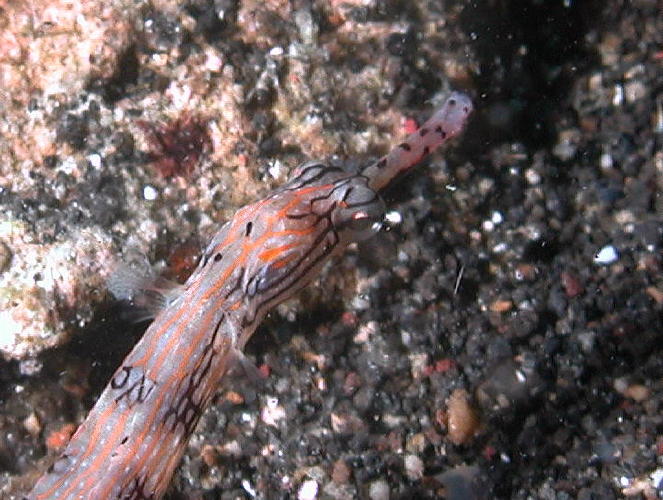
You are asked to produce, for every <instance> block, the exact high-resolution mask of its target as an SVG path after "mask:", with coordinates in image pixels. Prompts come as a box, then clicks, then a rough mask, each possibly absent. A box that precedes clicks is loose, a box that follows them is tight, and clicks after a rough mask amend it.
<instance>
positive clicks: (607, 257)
mask: <svg viewBox="0 0 663 500" xmlns="http://www.w3.org/2000/svg"><path fill="white" fill-rule="evenodd" d="M618 258H619V253H617V249H616V248H615V247H613V246H612V245H606V246H604V247H603V248H601V250H599V251H598V253H597V254H596V256H595V257H594V262H595V263H596V264H600V265H607V264H612V263H613V262H615V261H617V259H618Z"/></svg>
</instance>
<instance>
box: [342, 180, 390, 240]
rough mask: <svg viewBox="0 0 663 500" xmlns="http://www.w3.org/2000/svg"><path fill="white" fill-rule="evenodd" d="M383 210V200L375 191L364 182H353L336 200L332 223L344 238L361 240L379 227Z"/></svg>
mask: <svg viewBox="0 0 663 500" xmlns="http://www.w3.org/2000/svg"><path fill="white" fill-rule="evenodd" d="M384 211H385V205H384V202H383V201H382V198H380V196H378V194H377V193H376V192H375V191H373V190H372V189H371V188H369V187H368V186H366V185H364V184H359V183H353V184H352V185H350V186H348V187H347V190H346V191H345V194H344V196H343V199H342V200H341V201H339V202H338V204H337V206H336V208H335V210H334V213H333V214H332V223H333V224H334V228H335V229H336V231H337V232H338V233H339V235H341V237H342V238H343V239H344V240H346V241H348V242H350V241H361V240H364V239H366V238H368V237H370V236H372V235H373V234H375V232H376V231H377V230H378V229H379V226H380V222H381V221H382V219H383V217H384Z"/></svg>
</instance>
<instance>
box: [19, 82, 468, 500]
mask: <svg viewBox="0 0 663 500" xmlns="http://www.w3.org/2000/svg"><path fill="white" fill-rule="evenodd" d="M471 111H472V103H471V101H470V99H469V98H468V97H467V96H466V95H464V94H461V93H457V92H455V93H452V94H451V96H450V97H449V98H448V99H447V100H446V102H445V103H444V104H443V105H442V107H441V108H440V109H439V110H438V111H437V112H435V113H434V114H433V116H432V117H431V118H430V119H429V120H428V121H427V122H426V123H424V124H423V126H422V127H421V128H419V130H417V131H416V132H414V133H412V134H411V135H409V136H408V137H407V138H406V139H405V141H403V142H402V143H401V144H399V145H398V146H396V147H395V148H394V149H393V150H392V151H391V152H390V153H389V154H387V155H386V156H384V157H382V158H381V159H379V160H378V161H376V162H375V163H372V164H370V165H368V166H367V167H365V168H363V169H361V170H360V171H359V172H358V173H349V172H346V171H345V170H343V169H341V168H339V167H334V166H329V165H326V164H324V163H321V162H308V163H305V164H303V165H301V166H300V167H298V168H297V169H296V170H295V172H294V175H293V177H292V179H291V180H290V181H288V182H287V183H286V184H285V185H284V186H282V187H281V188H279V189H277V190H275V191H273V192H272V193H270V194H269V195H267V196H266V197H265V198H263V199H262V200H259V201H257V202H255V203H252V204H250V205H247V206H245V207H243V208H241V209H239V210H238V211H237V213H236V214H235V215H234V216H233V217H232V219H230V220H229V221H228V222H226V223H225V224H224V225H223V226H222V227H221V229H220V230H219V231H218V233H217V234H216V235H215V236H214V237H213V238H212V240H211V241H210V243H209V245H208V246H207V248H206V250H205V252H204V254H203V256H202V258H201V260H200V263H199V265H198V267H197V269H196V270H195V271H194V273H193V274H192V275H191V277H190V278H189V279H188V280H187V282H186V283H185V284H184V285H182V286H181V287H180V288H179V289H178V293H177V294H176V295H172V298H171V299H169V300H168V301H167V303H166V305H165V307H164V308H163V309H162V310H161V311H160V312H159V313H158V314H157V315H156V317H155V318H154V321H153V322H152V324H151V325H150V327H149V328H148V329H147V331H146V332H145V334H144V336H143V337H142V339H141V340H140V341H139V342H138V344H136V346H135V347H134V348H133V350H132V351H131V352H130V353H129V355H128V356H127V357H126V359H125V360H124V361H123V362H122V365H121V366H120V367H119V368H118V369H117V371H116V372H115V374H114V375H113V377H112V379H111V380H110V382H109V384H108V386H107V387H106V388H105V389H104V391H103V392H102V394H101V396H100V397H99V400H98V401H97V402H96V404H95V405H94V407H93V408H92V410H91V411H90V413H89V415H88V416H87V418H86V419H85V421H84V422H83V423H82V424H81V426H80V427H79V428H78V430H77V431H76V433H75V434H74V435H73V437H72V439H71V441H70V442H69V444H68V445H67V447H66V449H65V450H64V452H63V453H62V455H61V456H60V458H59V459H58V460H57V461H56V462H55V463H54V464H53V466H52V467H51V468H50V469H49V471H48V472H47V473H46V474H45V475H44V476H43V477H42V478H41V479H40V480H39V481H38V482H37V484H36V486H35V487H34V489H33V490H32V492H31V493H30V495H29V498H30V499H34V500H46V499H49V500H53V499H57V500H65V499H67V500H70V499H71V500H73V499H89V500H99V499H117V498H119V499H148V498H149V499H159V498H161V497H162V496H163V494H164V492H165V491H166V488H167V487H168V484H169V482H170V479H171V476H172V475H173V472H174V470H175V468H176V467H177V465H178V463H179V461H180V458H181V456H182V453H183V452H184V449H185V446H186V444H187V441H188V439H189V436H190V435H191V433H192V432H193V430H194V429H195V427H196V424H197V422H198V419H199V418H200V416H201V414H202V412H203V411H204V409H205V408H206V406H207V405H208V403H209V401H210V399H211V398H212V396H213V394H214V392H215V390H216V389H217V387H218V385H219V381H220V379H221V378H222V377H223V376H224V374H225V373H226V372H227V371H228V370H229V369H230V368H231V367H232V366H233V364H234V363H235V362H236V361H237V360H238V359H241V358H242V351H243V349H244V346H245V345H246V343H247V341H248V340H249V338H250V337H251V335H252V334H253V332H254V331H255V330H256V327H257V326H258V324H259V323H260V321H261V320H262V319H263V318H264V316H265V314H266V313H267V312H268V311H269V310H270V309H271V308H272V307H274V306H275V305H276V304H278V303H280V302H282V301H283V300H285V299H286V298H288V297H290V296H291V295H292V294H293V293H295V292H296V291H297V290H299V289H301V288H302V287H304V286H305V285H306V284H307V283H308V282H309V281H310V280H311V278H312V277H314V276H315V275H316V273H317V272H318V271H319V270H320V268H321V267H322V266H323V265H324V264H325V263H326V262H327V261H328V260H329V259H330V258H331V257H332V256H334V255H336V254H338V253H339V252H341V251H342V250H343V249H344V248H345V246H346V245H347V244H348V243H351V242H354V241H359V240H361V239H364V238H367V237H369V236H370V235H371V234H373V233H374V232H375V229H374V228H375V225H376V223H378V222H379V221H380V220H381V219H382V216H383V213H384V203H383V201H382V199H381V198H380V195H379V193H380V191H381V190H383V189H384V188H385V187H386V186H387V185H388V184H389V183H390V182H391V181H392V180H393V179H395V178H396V177H397V176H399V175H400V174H402V173H403V172H405V171H407V170H409V169H410V168H412V167H413V166H414V165H415V164H416V163H418V162H419V161H420V160H421V159H422V158H424V157H425V156H426V155H427V154H429V153H430V152H431V151H433V150H434V149H435V148H437V147H438V146H440V145H441V144H443V143H444V142H446V141H448V140H449V139H451V138H453V137H455V136H457V135H458V134H460V133H461V132H462V130H463V129H464V128H465V124H466V122H467V118H468V116H469V115H470V113H471Z"/></svg>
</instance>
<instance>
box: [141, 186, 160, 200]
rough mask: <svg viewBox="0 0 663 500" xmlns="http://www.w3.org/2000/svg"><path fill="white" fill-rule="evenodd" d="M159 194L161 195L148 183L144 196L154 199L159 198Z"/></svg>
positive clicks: (144, 189)
mask: <svg viewBox="0 0 663 500" xmlns="http://www.w3.org/2000/svg"><path fill="white" fill-rule="evenodd" d="M157 196H159V192H158V191H157V190H156V189H155V188H153V187H152V186H149V185H148V186H145V187H144V188H143V198H145V199H146V200H147V201H154V200H156V199H157Z"/></svg>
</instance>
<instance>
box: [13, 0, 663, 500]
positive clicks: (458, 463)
mask: <svg viewBox="0 0 663 500" xmlns="http://www.w3.org/2000/svg"><path fill="white" fill-rule="evenodd" d="M105 4H107V2H98V3H96V2H94V1H89V2H88V1H81V2H76V3H75V4H70V3H68V2H66V1H64V0H56V1H55V2H45V1H43V2H42V1H38V0H35V1H28V0H25V1H20V2H14V1H10V2H0V42H2V43H0V83H2V85H0V87H1V88H0V98H1V101H0V115H1V116H0V118H1V122H0V214H1V215H0V217H1V219H0V273H2V274H0V301H1V302H0V303H1V305H2V307H1V308H0V344H1V348H2V350H3V359H2V360H0V497H1V498H3V499H5V498H6V499H14V498H22V495H23V494H25V493H26V492H27V491H29V488H30V487H31V486H32V485H33V484H34V482H35V481H36V479H37V478H38V476H39V475H40V474H41V473H42V472H43V471H44V470H46V468H47V467H48V466H49V464H50V463H52V461H53V459H54V458H55V456H56V455H57V450H58V447H59V446H61V445H62V444H63V442H65V441H66V436H67V435H68V433H69V432H71V430H72V429H73V428H75V426H76V425H77V424H79V423H80V422H81V421H82V420H83V418H84V416H85V414H86V412H87V411H88V409H89V408H90V407H91V406H92V405H93V403H94V401H95V398H96V397H97V395H98V394H99V392H100V391H101V389H102V388H103V386H104V384H105V383H106V381H107V380H108V379H109V377H110V375H111V374H112V372H113V370H114V369H115V368H116V367H117V366H118V365H119V363H120V361H121V359H122V358H123V356H124V355H125V354H126V352H127V351H128V350H129V349H130V348H131V346H132V345H133V344H134V343H135V342H136V340H137V339H138V338H139V336H140V334H141V333H142V331H144V329H145V326H146V325H145V323H142V324H136V323H135V322H132V312H131V311H128V310H127V309H126V308H125V307H123V306H121V305H118V304H116V303H114V302H113V300H112V299H111V298H109V297H108V294H107V293H106V292H107V291H106V279H107V276H108V273H109V272H110V270H111V266H112V262H113V261H114V260H116V259H118V258H119V259H121V258H122V255H123V253H126V252H127V250H128V249H133V250H135V249H138V250H139V251H140V252H143V253H145V255H147V256H148V258H149V260H150V261H151V262H152V263H153V264H155V266H157V267H159V266H160V272H162V273H164V274H167V275H169V276H170V277H173V276H177V275H180V279H181V278H182V275H183V274H186V271H187V269H188V268H190V267H191V262H193V261H195V258H196V256H197V255H198V249H199V248H200V246H201V245H202V244H204V242H205V240H206V239H207V238H209V237H210V235H211V234H213V232H214V229H215V227H216V224H217V223H220V222H222V221H224V220H226V219H227V218H228V217H229V216H230V215H231V214H232V213H233V212H234V210H236V209H237V208H238V207H240V206H241V205H243V204H244V203H247V202H249V201H252V200H254V199H257V198H258V197H259V196H260V195H261V194H264V193H266V192H267V191H268V190H269V189H271V188H273V187H276V186H278V185H279V184H281V183H282V182H284V180H285V179H286V178H287V176H288V173H289V172H290V171H291V169H292V168H294V166H296V165H297V164H298V163H300V162H302V161H304V160H306V159H309V158H331V157H332V156H335V157H336V158H337V159H338V160H339V161H345V162H347V165H348V167H349V168H356V167H357V166H358V165H360V164H363V163H364V162H366V161H369V160H370V159H371V158H375V157H377V156H379V155H381V154H383V153H384V152H386V151H387V150H388V148H389V145H390V144H397V143H398V141H399V139H400V138H402V137H403V135H404V134H405V132H406V131H407V130H412V129H413V127H415V126H416V124H417V123H421V122H422V120H423V119H425V118H426V117H427V116H429V114H430V113H431V112H432V110H433V109H434V107H435V105H436V104H439V103H440V102H442V100H443V98H444V96H445V95H446V94H447V93H448V92H449V91H450V90H451V89H461V90H464V91H466V92H468V93H469V94H471V95H472V97H473V100H474V102H475V106H476V113H475V114H474V116H473V118H472V121H471V123H470V126H469V128H468V130H467V131H466V133H465V135H464V136H463V137H462V139H461V140H460V141H457V142H456V143H455V144H453V145H452V146H451V147H450V148H448V149H447V150H446V151H445V152H443V153H436V154H434V155H433V156H431V157H430V158H429V159H428V160H427V161H426V162H425V164H424V165H422V166H420V167H419V168H418V169H417V170H416V171H415V172H413V174H412V175H410V176H409V177H407V178H405V179H403V180H402V182H400V183H399V184H398V186H397V187H396V188H394V189H392V190H390V191H389V192H388V193H387V195H386V201H387V203H388V206H389V210H390V213H389V217H388V219H389V222H388V224H387V226H388V227H387V228H386V229H385V230H383V231H382V232H380V233H379V234H378V235H376V237H374V238H373V239H372V240H370V241H368V242H366V243H362V244H361V245H359V246H356V247H352V248H350V249H348V251H347V252H346V253H345V254H344V256H343V257H342V258H339V259H337V260H335V261H334V262H333V263H332V264H331V265H330V266H328V267H327V268H326V269H325V271H324V272H323V274H322V277H321V279H318V280H316V281H314V282H313V283H312V285H311V286H309V287H308V288H307V289H306V290H305V291H304V292H302V293H301V294H300V295H298V296H297V297H296V298H295V299H293V300H291V301H289V302H287V303H286V304H283V305H282V306H280V307H278V308H276V309H275V310H274V311H273V312H272V313H271V314H270V316H269V317H268V318H267V320H266V321H265V322H264V324H263V326H262V327H261V328H260V329H259V331H258V332H257V333H256V334H255V336H254V338H253V339H252V340H251V342H250V343H249V345H248V348H247V354H248V356H249V357H250V358H251V359H252V360H253V361H254V362H255V363H256V364H257V365H258V366H259V367H260V369H261V370H262V371H263V373H265V374H268V376H267V377H266V378H265V380H264V381H263V382H262V383H260V384H258V385H256V384H252V383H249V382H247V381H246V379H245V377H243V376H242V375H241V374H238V375H237V376H235V377H234V378H232V379H229V380H228V382H227V384H226V385H225V386H224V387H222V388H220V389H219V393H218V396H217V398H216V399H215V402H214V404H213V406H212V407H211V408H209V409H208V411H207V412H206V413H205V414H204V415H203V417H202V419H201V422H200V424H199V426H198V429H197V431H196V432H195V434H194V436H193V438H192V439H191V442H190V445H189V447H188V449H187V452H186V455H185V457H184V459H183V461H182V464H181V466H180V468H179V470H178V471H177V473H176V475H175V477H174V479H173V481H172V486H171V489H170V491H169V493H168V495H167V498H168V499H171V500H174V499H185V498H190V499H203V498H204V499H216V498H219V499H221V498H223V499H231V498H253V497H255V498H266V499H271V498H275V499H276V498H300V499H307V498H321V499H322V498H330V499H331V498H339V499H345V498H348V499H349V498H362V499H364V498H365V499H369V498H370V499H374V500H380V499H387V498H390V499H401V498H402V499H405V498H451V499H472V498H514V499H525V498H541V499H567V498H578V499H583V500H589V499H610V498H622V497H624V496H628V497H631V498H646V499H653V498H663V483H662V481H663V357H662V354H663V335H662V327H663V321H662V316H661V311H662V309H663V278H662V277H661V267H662V266H663V255H662V254H661V248H662V243H663V241H662V228H663V226H662V224H661V223H662V218H663V217H662V215H663V196H661V190H662V188H663V109H662V108H663V14H662V13H661V11H662V10H663V4H662V3H661V2H660V1H654V0H633V1H616V0H608V1H576V0H564V1H561V0H559V1H558V0H550V1H534V0H531V1H525V0H523V1H500V0H493V1H477V2H451V1H448V2H446V1H432V0H431V1H398V0H394V1H389V0H385V1H374V0H355V1H348V2H336V1H332V2H322V1H313V2H312V3H311V2H305V1H292V2H287V1H266V2H258V1H255V2H252V1H246V2H235V1H232V0H191V1H185V2H169V1H166V0H164V1H153V2H142V1H128V0H127V1H123V2H115V3H114V6H113V7H108V6H105ZM186 116H193V117H194V119H196V117H197V119H200V120H203V121H204V122H205V123H206V126H205V130H207V134H209V137H208V139H204V140H201V139H200V138H198V140H199V144H201V145H204V144H205V143H207V146H203V149H205V150H206V151H205V152H204V154H202V155H200V157H199V158H195V155H194V158H192V162H191V165H192V166H191V170H192V171H190V172H183V173H182V175H179V176H168V175H167V174H168V173H169V172H168V168H170V167H172V162H171V163H168V161H169V160H168V159H164V158H163V156H161V157H160V156H159V153H160V151H158V148H156V149H155V146H154V140H152V142H150V130H154V128H153V127H155V126H156V127H158V124H159V123H161V124H165V123H168V122H169V120H176V119H180V120H185V117H186ZM183 117H184V118H183ZM149 124H152V125H149ZM155 124H157V125H155ZM194 138H195V137H194ZM152 139H154V137H152ZM180 139H181V137H180ZM178 140H179V139H178ZM175 142H177V141H175ZM161 152H163V151H161ZM185 153H187V152H186V151H185ZM180 158H181V157H180ZM164 174H166V175H164ZM134 317H135V316H134ZM452 395H453V396H452Z"/></svg>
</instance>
